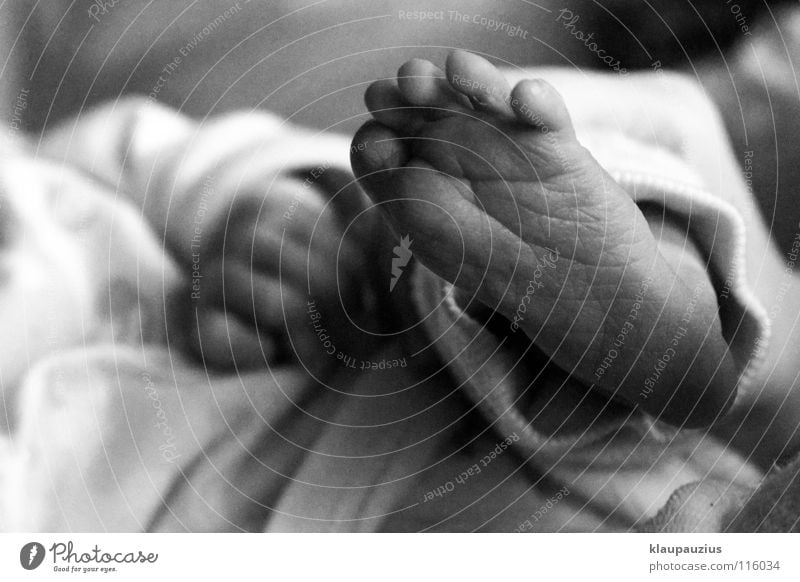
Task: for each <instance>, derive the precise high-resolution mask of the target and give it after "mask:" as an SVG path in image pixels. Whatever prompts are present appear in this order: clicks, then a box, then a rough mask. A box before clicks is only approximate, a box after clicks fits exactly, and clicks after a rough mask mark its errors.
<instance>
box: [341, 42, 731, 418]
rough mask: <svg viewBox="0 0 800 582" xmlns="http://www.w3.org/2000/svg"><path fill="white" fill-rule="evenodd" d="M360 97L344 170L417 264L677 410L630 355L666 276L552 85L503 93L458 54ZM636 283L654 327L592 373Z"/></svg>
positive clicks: (584, 365) (587, 378)
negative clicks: (645, 384) (648, 386)
mask: <svg viewBox="0 0 800 582" xmlns="http://www.w3.org/2000/svg"><path fill="white" fill-rule="evenodd" d="M587 90H588V89H587ZM366 103H367V107H368V109H369V110H370V112H371V113H372V115H373V117H374V120H375V121H371V122H369V123H367V124H365V125H364V126H363V127H362V128H361V129H360V130H359V132H358V133H357V134H356V136H355V138H354V147H353V148H351V152H353V156H352V163H353V168H354V171H355V173H356V176H357V177H358V178H359V180H360V181H361V183H362V184H363V185H364V187H365V188H366V190H367V192H368V194H369V195H370V196H371V197H372V198H373V200H374V201H375V202H376V203H378V204H379V205H380V206H381V207H382V208H383V209H384V210H385V211H386V212H387V214H388V216H389V218H390V222H391V224H392V226H393V228H394V229H395V230H396V233H397V234H398V235H399V236H406V235H410V238H411V239H412V240H413V241H414V243H413V244H414V255H415V257H416V258H418V259H420V260H421V261H422V262H423V263H424V264H425V265H426V266H427V267H428V268H429V269H431V270H432V271H434V272H435V273H437V274H438V275H439V276H441V277H443V278H445V279H446V280H448V281H450V282H452V283H453V284H454V285H455V286H456V287H457V288H458V289H460V290H461V291H460V294H461V295H462V296H463V294H465V293H466V294H467V296H470V295H471V296H472V298H471V299H470V300H472V299H474V300H476V301H478V302H480V303H481V304H483V305H485V306H487V307H489V308H491V309H493V310H495V311H497V312H499V313H500V314H502V315H503V316H505V317H506V318H507V319H508V320H509V322H510V323H511V330H512V331H513V330H514V329H515V326H516V327H518V328H520V329H521V330H522V331H524V332H525V333H526V334H527V335H528V336H529V337H530V338H531V339H532V340H533V341H534V342H535V343H536V344H537V345H538V346H539V347H540V348H541V349H542V350H544V351H545V352H546V353H547V354H548V355H549V356H550V357H551V359H552V360H553V361H554V362H555V363H556V364H558V365H559V366H560V367H562V368H563V369H564V370H566V371H568V372H569V373H571V374H572V375H573V376H574V377H577V378H578V379H580V380H583V381H584V382H586V383H587V384H597V385H598V386H601V387H604V388H606V389H608V390H611V391H614V392H615V394H616V395H618V396H620V397H622V398H625V399H627V400H629V401H633V402H636V403H637V404H641V405H642V406H644V407H645V409H648V411H650V412H653V413H655V414H661V413H665V414H666V415H667V416H668V417H669V416H670V415H671V414H673V415H674V418H681V419H682V421H683V420H685V419H686V417H687V416H688V414H689V412H687V410H686V406H687V402H688V400H685V399H684V400H683V401H682V402H678V401H676V399H675V394H674V393H672V392H670V393H661V394H658V395H654V396H653V397H651V398H648V399H646V401H641V400H640V399H638V397H637V395H638V394H639V393H640V389H641V384H642V381H643V380H644V374H638V373H637V370H636V368H637V366H635V363H636V362H637V358H639V356H642V355H643V354H644V355H645V356H647V354H649V348H653V349H654V350H656V351H657V350H658V347H653V346H651V345H650V344H649V342H650V341H651V336H652V335H653V334H652V330H653V329H654V326H655V325H656V324H657V323H658V322H659V318H661V317H662V315H663V317H669V316H671V315H673V314H674V312H677V311H678V310H677V309H667V310H665V306H667V304H668V302H669V301H670V299H669V293H668V292H664V291H662V289H669V288H670V285H671V286H673V287H674V284H675V273H674V271H672V270H671V269H670V267H669V266H668V265H667V264H666V263H665V262H664V260H663V257H661V255H660V254H659V249H658V244H657V241H656V240H655V238H654V236H653V233H652V232H651V230H650V228H649V225H648V222H647V220H646V219H645V217H644V215H643V214H642V212H641V211H640V210H639V208H638V207H637V206H636V204H634V202H633V200H632V199H631V197H630V196H629V195H628V194H627V193H626V192H625V191H624V190H623V189H622V188H621V187H620V186H619V185H618V184H616V183H615V182H614V180H613V179H612V178H611V177H610V176H609V175H608V174H607V173H606V172H605V171H604V170H603V169H602V168H601V167H600V165H599V164H598V163H597V162H596V160H595V159H594V158H593V157H592V156H591V154H590V153H589V152H588V151H587V150H586V149H585V148H584V147H583V146H582V145H581V144H580V143H579V142H578V140H577V139H576V137H575V131H574V129H573V126H572V122H571V120H570V116H569V113H568V111H567V108H566V106H565V104H564V101H563V100H562V98H561V96H560V95H559V94H558V92H557V91H556V90H555V89H554V88H553V87H552V86H551V85H549V84H548V83H547V82H545V81H543V80H541V79H531V80H525V81H522V82H520V83H519V84H517V85H516V86H515V87H514V88H513V89H512V88H511V87H510V86H509V85H508V83H507V81H506V80H505V78H504V76H503V75H502V74H501V73H500V71H498V70H497V69H496V68H495V67H494V66H493V65H491V64H490V63H489V62H488V61H486V60H484V59H482V58H481V57H478V56H476V55H472V54H469V53H465V52H461V51H457V52H454V53H452V54H451V55H450V56H449V58H448V60H447V66H446V73H445V72H443V71H441V70H440V69H439V68H437V67H436V66H435V65H433V64H432V63H430V62H428V61H425V60H421V59H414V60H411V61H409V62H407V63H406V64H405V65H403V66H402V67H401V68H400V71H399V73H398V78H397V79H396V80H383V81H378V82H376V83H374V84H373V85H372V86H371V87H370V88H369V89H368V90H367V93H366ZM670 274H671V279H670ZM643 282H647V284H646V285H645V286H646V288H647V289H648V291H647V301H642V302H641V307H640V308H639V309H640V310H641V314H640V316H639V321H640V322H643V321H647V322H650V323H649V325H637V326H636V327H635V329H634V330H632V331H631V332H630V335H629V337H628V346H629V348H628V350H627V352H628V355H627V357H626V358H619V359H618V360H617V363H616V365H615V366H614V369H610V370H608V371H606V372H605V373H604V374H602V375H600V376H598V375H597V373H596V371H597V370H598V366H599V364H600V362H601V361H602V360H603V358H604V357H606V356H607V354H608V352H609V349H610V348H611V347H612V344H613V341H614V337H615V336H617V334H618V333H619V331H620V329H621V327H622V326H624V325H625V320H626V317H627V316H628V314H629V313H630V310H631V306H632V305H634V303H636V302H637V301H638V299H637V296H639V295H640V291H641V289H642V287H643ZM662 284H663V285H662ZM671 307H674V306H671ZM678 319H679V318H678ZM637 323H638V322H637ZM660 325H662V326H663V325H664V324H663V323H661V324H660ZM659 337H661V339H662V340H663V336H659ZM658 345H659V346H660V344H658ZM639 363H640V364H642V363H644V364H647V363H648V362H646V361H640V362H639ZM647 372H649V370H647ZM684 372H686V369H685V368H684V369H683V370H682V371H681V373H684ZM640 375H641V376H642V377H641V378H640V377H639V376H640ZM631 379H633V380H634V381H630V380H631ZM623 380H627V381H623ZM703 398H706V396H704V394H703V393H701V394H700V396H695V397H694V398H692V399H690V400H691V402H690V403H689V404H688V405H689V406H693V407H694V406H696V405H697V404H698V401H699V400H702V399H703ZM714 398H717V397H716V396H715V397H714ZM723 399H724V398H723ZM678 400H680V399H678ZM714 408H715V409H716V410H719V409H721V408H724V406H722V405H721V404H720V405H719V406H716V407H714Z"/></svg>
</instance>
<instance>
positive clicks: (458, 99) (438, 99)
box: [397, 59, 470, 113]
mask: <svg viewBox="0 0 800 582" xmlns="http://www.w3.org/2000/svg"><path fill="white" fill-rule="evenodd" d="M397 83H398V85H399V87H400V92H401V94H402V95H403V97H404V98H405V99H406V100H408V101H409V102H410V103H413V104H414V105H419V106H420V107H431V108H435V109H445V110H448V111H445V112H444V113H449V110H453V109H455V110H464V109H469V108H470V107H469V101H468V100H467V99H465V98H464V96H463V95H461V94H460V93H459V92H458V91H455V90H454V89H453V88H452V87H451V86H450V83H448V82H447V79H446V77H445V74H444V71H442V70H441V69H440V68H439V67H437V66H436V65H434V64H433V63H431V62H430V61H427V60H425V59H411V60H410V61H408V62H406V63H405V64H404V65H403V66H402V67H400V70H399V71H398V72H397Z"/></svg>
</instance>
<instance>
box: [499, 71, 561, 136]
mask: <svg viewBox="0 0 800 582" xmlns="http://www.w3.org/2000/svg"><path fill="white" fill-rule="evenodd" d="M510 104H511V107H512V108H513V110H514V113H515V114H516V116H517V119H518V120H519V121H521V122H522V123H526V124H528V125H533V126H534V127H539V128H542V129H544V128H547V130H548V131H568V132H571V133H574V130H573V128H572V120H571V119H570V116H569V111H568V110H567V106H566V104H565V103H564V99H563V98H562V97H561V94H560V93H559V92H558V91H556V89H555V87H553V86H552V85H551V84H550V83H548V82H547V81H544V80H543V79H527V80H525V81H520V82H519V83H518V84H517V86H516V87H514V90H513V91H512V93H511V101H510Z"/></svg>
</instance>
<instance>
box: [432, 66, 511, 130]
mask: <svg viewBox="0 0 800 582" xmlns="http://www.w3.org/2000/svg"><path fill="white" fill-rule="evenodd" d="M447 78H448V80H449V82H450V84H451V85H452V86H453V88H455V89H456V90H458V91H459V92H460V93H462V94H464V95H466V96H467V97H468V98H469V100H470V102H471V103H472V105H473V107H475V109H478V110H479V111H485V112H487V113H492V114H494V115H498V116H500V117H503V118H506V119H513V118H514V111H513V110H512V109H511V105H510V101H511V99H510V94H511V87H510V86H509V84H508V81H507V80H506V78H505V76H504V75H503V73H501V72H500V71H499V70H498V69H497V67H495V66H494V65H493V64H492V63H490V62H489V61H487V60H486V59H484V58H483V57H479V56H478V55H475V54H472V53H468V52H466V51H453V52H452V53H450V55H449V56H448V57H447Z"/></svg>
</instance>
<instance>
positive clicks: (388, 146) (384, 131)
mask: <svg viewBox="0 0 800 582" xmlns="http://www.w3.org/2000/svg"><path fill="white" fill-rule="evenodd" d="M406 143H407V142H406V140H403V139H402V138H401V136H400V135H398V133H397V132H395V131H393V130H392V129H391V128H389V127H387V126H385V125H383V124H381V123H376V122H375V121H369V122H367V123H365V124H364V125H363V126H361V129H359V130H358V131H357V132H356V134H355V136H354V137H353V147H351V148H350V152H351V153H350V164H351V165H352V167H353V173H354V174H355V176H356V178H358V180H359V181H361V182H362V183H364V184H366V185H367V190H369V189H370V188H376V189H380V188H381V187H384V186H385V185H386V182H387V180H388V181H389V182H390V181H391V173H392V170H395V169H397V168H399V167H402V166H403V165H404V164H405V163H406V162H407V161H408V149H407V147H406Z"/></svg>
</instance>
